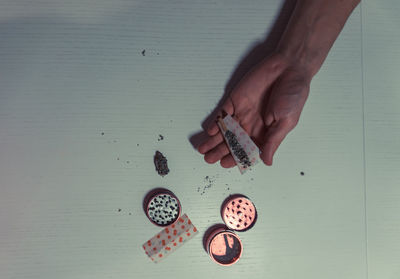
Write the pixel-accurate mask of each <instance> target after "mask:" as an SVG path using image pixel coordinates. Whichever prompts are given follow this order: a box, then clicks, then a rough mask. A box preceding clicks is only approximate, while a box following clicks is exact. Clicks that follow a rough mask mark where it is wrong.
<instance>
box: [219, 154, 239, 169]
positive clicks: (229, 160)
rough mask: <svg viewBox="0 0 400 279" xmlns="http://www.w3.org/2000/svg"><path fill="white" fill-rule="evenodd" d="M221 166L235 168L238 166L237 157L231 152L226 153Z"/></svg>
mask: <svg viewBox="0 0 400 279" xmlns="http://www.w3.org/2000/svg"><path fill="white" fill-rule="evenodd" d="M221 166H222V167H223V168H233V167H234V166H236V162H235V159H233V157H232V155H231V154H228V155H225V156H224V157H223V158H222V159H221Z"/></svg>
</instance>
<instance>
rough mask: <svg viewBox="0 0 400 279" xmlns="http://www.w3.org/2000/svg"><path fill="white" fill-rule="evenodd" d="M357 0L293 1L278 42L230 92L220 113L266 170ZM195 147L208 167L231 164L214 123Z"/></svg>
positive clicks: (290, 129) (230, 156)
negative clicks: (240, 131) (241, 132)
mask: <svg viewBox="0 0 400 279" xmlns="http://www.w3.org/2000/svg"><path fill="white" fill-rule="evenodd" d="M359 2H360V0H298V1H297V3H296V7H295V9H294V11H293V13H292V15H291V17H290V21H289V23H288V25H287V27H286V30H285V32H284V33H283V35H282V37H281V39H280V42H279V44H278V46H277V48H276V49H275V51H274V52H273V53H272V54H269V55H268V56H267V57H266V58H264V59H263V60H262V61H260V62H259V64H258V65H256V66H255V67H254V68H253V69H252V70H251V71H250V72H248V73H247V74H246V75H245V76H244V78H243V79H242V80H241V81H240V82H239V83H238V85H237V86H236V87H235V88H234V89H233V90H232V92H230V94H229V96H228V98H227V100H226V101H225V103H224V104H223V105H222V107H221V112H222V111H225V112H226V113H228V114H230V115H233V116H234V118H236V119H237V120H238V121H239V123H240V125H241V126H242V127H243V128H244V129H245V130H246V131H247V133H248V134H249V135H250V136H251V137H252V139H253V140H254V141H255V143H256V144H257V145H258V147H259V148H260V151H261V154H260V158H261V159H262V161H263V162H264V163H265V164H266V165H268V166H270V165H272V161H273V157H274V154H275V153H276V151H277V149H278V147H279V145H280V144H281V143H282V141H283V140H284V139H285V137H286V136H287V135H288V133H289V132H290V131H292V130H293V129H294V128H295V127H296V125H297V123H298V121H299V118H300V114H301V112H302V110H303V107H304V104H305V102H306V100H307V97H308V94H309V89H310V83H311V80H312V78H313V77H314V76H315V75H316V74H317V72H318V71H319V69H320V68H321V66H322V64H323V62H324V60H325V58H326V56H327V55H328V52H329V50H330V49H331V47H332V45H333V43H334V42H335V40H336V38H337V37H338V35H339V33H340V31H341V30H342V28H343V26H344V24H345V23H346V20H347V18H348V17H349V16H350V14H351V13H352V11H353V10H354V8H355V7H356V6H357V5H358V4H359ZM206 132H207V134H208V135H209V138H208V139H206V140H205V141H204V142H203V143H202V144H201V145H200V146H199V147H198V151H199V152H200V153H201V154H204V159H205V161H206V162H207V163H210V164H213V163H216V162H218V161H220V164H221V166H222V167H224V168H231V167H234V166H235V165H236V163H235V161H234V159H233V157H232V155H231V154H230V153H229V149H228V147H227V145H226V143H225V141H224V139H223V136H222V134H221V132H220V131H219V128H218V126H217V124H216V122H215V121H212V122H211V124H210V125H209V126H208V127H207V128H206Z"/></svg>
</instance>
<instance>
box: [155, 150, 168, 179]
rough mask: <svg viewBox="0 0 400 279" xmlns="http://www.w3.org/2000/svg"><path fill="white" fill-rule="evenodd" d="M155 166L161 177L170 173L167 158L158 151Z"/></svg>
mask: <svg viewBox="0 0 400 279" xmlns="http://www.w3.org/2000/svg"><path fill="white" fill-rule="evenodd" d="M154 165H155V166H156V171H157V172H158V174H159V175H161V176H165V175H167V174H168V173H169V168H168V164H167V158H165V157H164V155H163V154H162V153H161V152H160V151H158V150H157V151H156V154H155V155H154Z"/></svg>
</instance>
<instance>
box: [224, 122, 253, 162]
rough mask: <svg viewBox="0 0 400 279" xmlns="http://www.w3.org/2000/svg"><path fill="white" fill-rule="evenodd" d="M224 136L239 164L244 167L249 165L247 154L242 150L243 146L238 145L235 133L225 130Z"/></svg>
mask: <svg viewBox="0 0 400 279" xmlns="http://www.w3.org/2000/svg"><path fill="white" fill-rule="evenodd" d="M225 138H226V140H227V142H228V144H229V146H230V148H231V149H232V151H233V153H234V155H235V156H236V157H237V158H238V159H239V162H240V164H241V165H242V166H243V167H244V168H247V167H250V166H251V162H250V159H249V156H248V155H247V153H246V151H244V149H243V147H242V146H241V145H240V143H239V141H238V140H237V137H236V135H235V134H234V133H232V132H231V131H229V130H227V131H226V132H225Z"/></svg>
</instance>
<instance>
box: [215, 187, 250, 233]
mask: <svg viewBox="0 0 400 279" xmlns="http://www.w3.org/2000/svg"><path fill="white" fill-rule="evenodd" d="M221 215H222V219H223V220H224V223H225V224H226V226H227V227H228V228H230V229H232V230H235V231H246V230H248V229H250V228H251V227H253V226H254V224H255V222H256V220H257V210H256V207H255V206H254V204H253V202H252V201H251V200H249V199H248V198H247V197H245V196H243V195H233V196H230V197H228V198H227V199H226V200H225V201H224V203H223V204H222V208H221Z"/></svg>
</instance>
